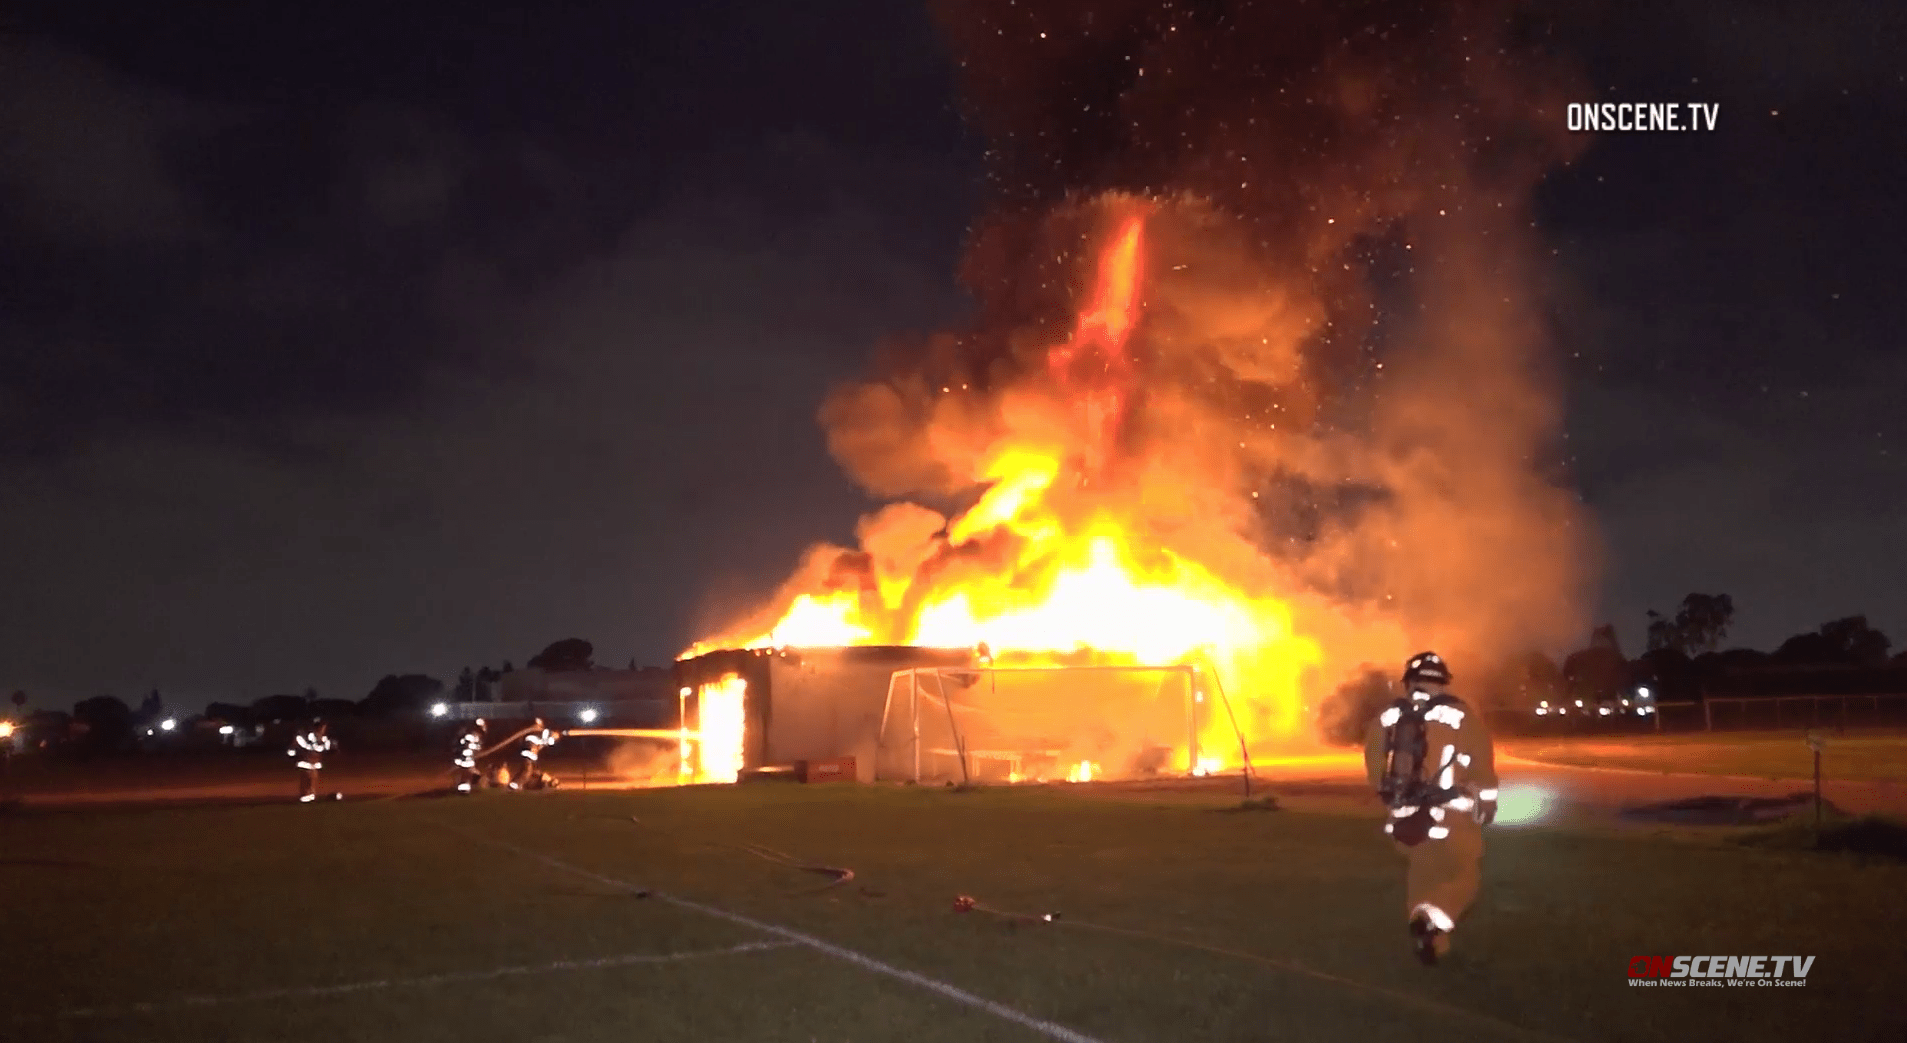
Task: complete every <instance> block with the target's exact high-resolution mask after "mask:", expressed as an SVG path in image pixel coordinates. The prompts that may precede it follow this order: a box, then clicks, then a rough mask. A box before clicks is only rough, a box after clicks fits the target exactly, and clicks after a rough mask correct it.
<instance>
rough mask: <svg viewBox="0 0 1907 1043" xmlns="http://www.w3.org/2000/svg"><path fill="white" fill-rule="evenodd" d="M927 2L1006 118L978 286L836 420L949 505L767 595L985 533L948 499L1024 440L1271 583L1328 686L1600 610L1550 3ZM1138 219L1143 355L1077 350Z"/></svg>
mask: <svg viewBox="0 0 1907 1043" xmlns="http://www.w3.org/2000/svg"><path fill="white" fill-rule="evenodd" d="M936 14H937V18H938V21H939V23H940V25H941V26H942V28H943V30H944V33H945V36H946V38H947V40H948V42H949V45H950V47H951V51H952V54H953V56H954V58H955V60H956V62H957V64H958V67H959V74H960V82H961V85H962V89H963V98H964V101H965V104H966V107H967V112H968V115H969V118H970V120H971V122H972V124H973V125H974V126H975V127H976V128H977V129H979V130H980V131H981V132H982V133H983V134H984V135H985V137H986V140H987V142H988V144H989V149H988V153H987V158H988V164H989V166H988V169H989V178H990V187H991V198H992V201H991V205H990V207H989V210H988V212H987V214H986V215H985V216H984V217H983V218H982V219H980V220H978V221H977V222H976V224H975V225H974V227H973V228H972V230H971V235H970V242H969V244H968V250H967V253H966V258H965V262H964V264H963V268H962V271H961V273H960V276H961V279H962V281H963V283H964V284H965V286H966V287H967V288H968V289H969V290H970V292H971V293H972V295H973V298H974V300H975V302H976V305H977V307H976V309H975V313H974V316H973V319H972V321H971V322H970V323H969V324H968V325H967V326H966V327H965V328H963V329H960V330H957V331H950V332H946V333H942V334H938V335H935V336H931V337H927V338H924V339H922V340H919V341H917V342H914V343H910V344H906V345H902V346H890V348H889V349H888V350H887V351H886V352H885V353H884V355H883V357H882V358H881V359H880V363H879V367H878V370H877V373H876V375H875V376H874V377H872V378H871V379H869V380H867V381H865V382H863V383H860V384H857V385H855V386H851V387H846V388H843V389H841V390H840V391H839V392H838V393H837V394H835V395H834V396H833V397H832V398H831V399H830V400H829V401H828V402H827V403H826V405H825V406H824V408H823V409H822V411H821V420H822V423H823V424H824V425H825V427H826V430H827V432H828V436H829V441H830V446H831V448H832V450H833V452H834V454H835V456H836V457H837V458H838V459H839V461H840V462H841V464H842V465H843V466H844V467H845V468H846V469H847V471H848V472H849V473H850V474H851V475H852V476H853V477H854V478H855V479H856V480H857V481H859V482H860V483H861V484H862V485H863V486H864V487H866V488H867V489H868V490H869V491H870V492H872V493H874V494H877V495H880V496H883V497H908V498H912V499H918V500H923V501H925V502H928V503H932V504H935V505H936V506H937V507H939V508H941V511H939V512H937V511H931V510H928V509H927V508H923V507H915V506H908V505H903V506H898V507H893V508H889V509H888V510H887V511H885V512H883V513H881V514H878V515H874V516H871V517H870V518H869V519H867V520H866V522H865V523H864V525H863V527H862V531H861V532H860V534H859V536H860V539H861V542H862V548H861V550H860V551H844V550H837V549H830V548H822V549H820V550H818V551H817V552H816V553H815V554H814V555H812V556H811V558H810V560H809V563H808V564H807V565H806V566H805V567H804V569H803V570H802V572H801V573H800V574H799V575H797V576H796V577H795V578H794V579H793V580H791V582H790V584H789V587H788V589H787V590H785V591H784V592H783V596H782V598H781V599H780V603H779V605H778V606H775V607H774V608H773V609H771V610H770V611H769V612H768V613H767V614H768V615H770V616H772V615H774V614H775V613H776V612H778V611H780V610H781V609H785V608H786V607H787V604H788V601H789V599H790V598H792V597H793V596H794V594H796V593H799V592H800V591H803V590H815V589H822V588H827V589H842V587H843V585H844V584H850V585H851V584H856V583H858V584H861V585H862V586H863V587H865V588H867V589H875V588H878V587H879V586H880V585H881V584H883V583H891V582H896V577H905V576H919V575H921V574H922V572H923V570H939V569H949V568H959V567H963V564H965V565H971V564H972V563H971V561H970V560H969V559H972V558H974V557H975V556H979V557H982V558H984V556H985V555H986V554H987V548H986V547H985V545H984V541H978V542H976V543H973V544H968V545H962V544H961V542H960V541H959V540H949V539H947V538H946V537H945V536H944V535H940V531H941V524H942V523H944V521H945V519H946V518H947V517H948V516H949V515H957V513H958V511H959V509H961V508H962V507H964V506H966V505H969V504H971V503H972V502H973V497H974V496H975V495H976V492H977V490H979V489H981V488H982V487H984V485H985V484H986V483H987V481H988V479H989V476H988V474H987V471H986V468H987V466H988V463H989V461H991V460H993V459H995V458H996V457H997V455H998V453H999V451H1000V449H1001V447H1003V446H1009V445H1036V446H1043V447H1048V448H1051V449H1052V450H1054V451H1055V452H1056V453H1058V454H1059V455H1060V457H1061V458H1062V459H1064V460H1065V462H1066V463H1065V474H1064V475H1063V477H1062V479H1061V480H1059V481H1056V482H1055V483H1053V485H1052V487H1051V489H1050V490H1049V492H1048V494H1047V501H1048V503H1049V504H1051V505H1052V506H1053V507H1054V509H1055V510H1056V511H1058V512H1059V513H1060V515H1061V516H1062V517H1072V516H1081V517H1083V516H1084V515H1085V514H1086V513H1087V512H1090V511H1105V510H1107V509H1112V510H1115V512H1116V513H1117V514H1118V516H1119V517H1120V518H1121V519H1122V521H1123V522H1124V524H1125V525H1126V526H1127V527H1128V528H1129V529H1131V530H1132V531H1134V532H1136V533H1139V534H1141V535H1143V536H1144V537H1145V539H1144V540H1142V541H1141V542H1144V543H1147V544H1150V545H1153V546H1157V547H1160V548H1164V549H1167V550H1169V551H1170V552H1172V553H1173V554H1175V555H1178V556H1180V557H1182V558H1184V559H1187V560H1190V561H1194V562H1197V563H1198V564H1199V565H1200V566H1201V567H1203V568H1204V569H1206V570H1208V571H1209V572H1211V573H1212V574H1214V575H1216V576H1220V577H1223V578H1224V579H1225V581H1227V582H1228V583H1230V584H1232V585H1234V586H1235V587H1236V588H1237V589H1239V590H1242V591H1246V592H1248V593H1249V594H1250V595H1251V596H1253V597H1260V596H1262V597H1275V598H1278V599H1280V600H1282V601H1283V602H1285V603H1286V604H1287V605H1288V606H1289V608H1290V611H1291V616H1292V625H1293V627H1294V629H1295V630H1296V631H1297V632H1299V633H1301V634H1304V635H1306V636H1307V637H1309V638H1310V639H1311V640H1312V641H1314V642H1315V643H1316V645H1317V648H1318V656H1317V657H1316V658H1317V661H1316V662H1315V663H1314V664H1312V665H1313V666H1314V667H1315V671H1316V672H1315V675H1314V676H1313V677H1312V679H1311V680H1310V681H1309V682H1307V685H1306V691H1307V692H1308V693H1310V694H1309V696H1308V698H1311V699H1313V700H1322V699H1325V698H1327V693H1329V692H1330V691H1332V690H1333V689H1334V688H1335V687H1336V686H1337V685H1338V684H1339V683H1340V682H1342V681H1344V680H1345V679H1347V678H1350V677H1353V676H1357V675H1358V674H1359V671H1360V669H1361V667H1362V665H1363V664H1366V663H1383V664H1393V663H1396V662H1399V661H1401V659H1402V658H1403V657H1404V656H1405V655H1407V654H1409V653H1410V652H1413V651H1416V650H1418V649H1420V648H1425V647H1435V648H1437V649H1438V650H1440V651H1442V652H1443V653H1444V654H1445V655H1446V657H1448V658H1450V659H1451V660H1452V661H1453V662H1454V663H1455V664H1456V669H1457V672H1458V674H1459V681H1460V685H1459V686H1460V687H1461V681H1462V678H1463V676H1464V675H1465V673H1466V670H1465V667H1466V664H1468V665H1470V667H1471V669H1470V671H1469V673H1470V675H1471V676H1473V677H1474V676H1476V675H1477V674H1480V673H1483V672H1485V667H1486V664H1489V665H1493V664H1495V663H1496V662H1499V661H1501V660H1502V659H1503V658H1505V657H1506V656H1508V655H1510V654H1512V653H1515V652H1519V651H1522V650H1525V649H1528V648H1532V647H1544V646H1549V645H1553V644H1555V643H1558V642H1560V641H1563V640H1567V639H1568V638H1569V637H1570V636H1572V635H1574V634H1575V633H1576V632H1577V631H1578V630H1579V629H1580V626H1581V622H1582V621H1581V619H1580V617H1579V608H1580V606H1582V605H1583V604H1585V602H1586V594H1587V592H1588V591H1587V588H1588V584H1589V583H1590V581H1591V579H1592V574H1593V571H1594V570H1593V564H1594V561H1593V553H1592V551H1593V541H1592V538H1591V534H1590V532H1589V528H1588V525H1587V523H1586V519H1585V518H1584V517H1583V516H1582V514H1581V512H1580V509H1579V507H1578V504H1577V501H1576V499H1575V497H1574V496H1573V495H1571V494H1570V493H1569V492H1568V491H1566V490H1564V489H1563V488H1560V487H1559V486H1558V485H1557V484H1556V472H1557V468H1556V467H1555V466H1554V463H1553V461H1554V458H1555V455H1556V450H1555V439H1556V438H1557V436H1558V434H1559V428H1560V412H1559V411H1560V395H1559V393H1558V388H1557V386H1556V378H1555V374H1554V373H1553V371H1552V367H1551V365H1550V359H1549V357H1548V354H1547V349H1546V331H1545V319H1544V308H1543V299H1544V296H1543V290H1544V286H1543V275H1542V272H1543V266H1542V263H1541V262H1542V259H1543V257H1544V256H1545V251H1544V250H1543V249H1542V248H1541V243H1540V230H1539V229H1537V228H1536V227H1535V225H1534V222H1533V219H1532V214H1531V207H1530V203H1531V196H1532V193H1533V191H1534V189H1535V188H1536V186H1537V184H1538V183H1539V182H1540V180H1541V179H1542V177H1543V176H1544V175H1545V173H1546V172H1548V171H1550V170H1551V169H1553V168H1554V167H1556V166H1557V165H1558V164H1562V163H1566V162H1567V161H1569V159H1570V158H1571V157H1572V155H1573V151H1574V145H1575V142H1574V141H1573V140H1572V139H1571V138H1570V137H1569V135H1567V134H1566V132H1565V125H1564V120H1563V101H1564V99H1565V98H1566V97H1567V96H1568V95H1569V94H1570V91H1571V88H1572V86H1573V81H1572V79H1571V77H1570V76H1569V74H1568V72H1567V65H1566V63H1564V62H1562V61H1560V60H1559V59H1558V58H1557V57H1556V56H1554V55H1551V54H1549V53H1547V52H1546V51H1545V49H1544V46H1543V35H1542V32H1541V26H1540V25H1539V24H1537V23H1535V22H1533V21H1531V20H1530V19H1528V18H1526V17H1525V16H1524V14H1523V12H1522V10H1521V7H1520V6H1519V5H1515V4H1508V3H1451V4H1444V5H1438V4H1434V3H1433V4H1423V3H1384V2H1378V3H1359V4H1342V3H1329V2H1321V0H1320V2H1313V3H1303V2H1294V3H1277V4H1273V3H1251V2H1247V0H1232V2H1224V0H1210V2H1180V3H1162V2H1152V0H1101V2H1082V0H947V2H945V3H940V4H938V5H937V6H936ZM1135 216H1137V217H1143V218H1144V228H1145V233H1144V236H1145V238H1144V245H1143V248H1142V252H1141V257H1140V261H1139V263H1140V264H1141V266H1142V272H1143V274H1142V277H1141V280H1140V289H1139V302H1138V303H1139V308H1138V318H1137V320H1136V325H1135V326H1134V327H1133V331H1132V334H1131V338H1130V341H1129V345H1130V346H1129V349H1128V350H1126V351H1125V352H1124V354H1123V355H1119V356H1112V355H1109V356H1107V357H1104V358H1096V357H1088V356H1085V355H1082V356H1080V357H1078V358H1074V357H1072V356H1068V358H1067V360H1066V363H1065V365H1064V366H1062V365H1059V364H1058V363H1056V362H1055V360H1054V355H1053V349H1054V346H1055V345H1058V344H1063V343H1065V342H1067V341H1068V338H1069V337H1071V336H1073V335H1074V329H1075V323H1076V322H1077V321H1078V316H1079V314H1080V310H1081V307H1082V297H1083V296H1084V295H1086V294H1087V293H1088V292H1089V288H1090V287H1091V285H1092V284H1093V279H1094V273H1095V266H1096V265H1097V264H1099V263H1100V259H1101V258H1102V256H1104V254H1105V251H1107V249H1108V244H1109V243H1110V242H1112V241H1113V240H1114V239H1115V237H1117V236H1118V235H1119V234H1120V229H1121V228H1123V227H1126V226H1127V223H1128V222H1129V221H1130V220H1131V219H1133V218H1134V217H1135ZM1082 403H1084V405H1083V406H1082ZM1082 409H1084V410H1085V412H1086V414H1087V415H1088V419H1089V421H1090V422H1089V423H1087V425H1086V427H1084V428H1082V427H1081V424H1080V421H1079V416H1080V415H1081V410H1082ZM1082 430H1083V431H1085V432H1086V433H1085V434H1084V435H1082ZM1108 505H1112V506H1111V507H1110V508H1109V506H1108ZM972 567H984V565H983V564H982V565H973V566H972ZM903 582H904V580H903ZM817 584H819V585H820V586H819V587H818V586H817ZM871 636H872V638H873V639H881V638H882V635H879V634H875V635H871ZM1386 669H1389V667H1388V666H1386Z"/></svg>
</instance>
